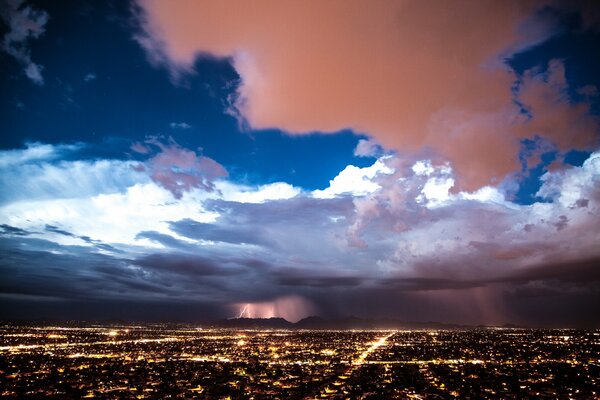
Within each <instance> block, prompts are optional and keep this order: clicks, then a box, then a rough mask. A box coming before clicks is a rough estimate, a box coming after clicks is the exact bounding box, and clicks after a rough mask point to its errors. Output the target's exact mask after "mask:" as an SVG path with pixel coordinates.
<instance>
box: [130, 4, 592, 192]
mask: <svg viewBox="0 0 600 400" xmlns="http://www.w3.org/2000/svg"><path fill="white" fill-rule="evenodd" d="M138 3H139V5H140V13H139V20H140V25H141V28H142V30H141V33H139V35H138V38H139V40H140V43H141V44H142V46H143V47H144V48H145V49H146V50H147V53H148V55H149V57H150V59H151V60H153V62H155V63H157V64H162V65H166V66H167V68H169V69H170V71H171V72H172V73H173V75H174V76H177V75H181V74H186V73H190V72H192V71H193V69H194V62H195V60H196V58H197V57H199V56H203V55H209V56H215V57H220V58H229V59H231V62H232V65H233V67H234V68H235V69H236V71H237V72H238V74H239V75H240V78H241V79H240V84H239V87H238V88H237V96H236V100H235V102H234V107H235V110H234V112H233V114H234V115H238V116H240V118H242V119H243V120H244V121H243V122H244V123H246V124H248V125H249V126H250V127H251V128H255V129H264V128H280V129H283V130H285V131H287V132H289V133H291V134H300V133H309V132H313V131H323V132H336V131H339V130H341V129H346V128H351V129H353V130H355V131H356V132H360V133H366V134H368V135H371V136H372V137H373V138H375V139H376V140H377V142H378V143H381V144H382V145H383V146H385V147H386V148H391V149H396V150H399V151H402V152H410V151H414V150H424V149H428V151H430V152H433V156H435V157H437V158H439V159H441V160H442V161H450V162H451V163H452V167H453V168H454V171H455V175H456V189H463V190H468V191H473V190H476V189H478V188H480V187H482V186H485V185H490V184H498V183H499V182H500V181H502V179H503V178H504V177H505V176H506V175H507V174H509V173H512V172H516V171H518V170H519V167H520V163H519V159H518V153H519V147H520V141H521V140H522V139H523V138H530V137H533V136H534V135H536V134H537V135H542V136H544V137H547V138H548V139H549V140H551V141H552V142H553V143H555V144H556V145H557V146H558V147H559V149H560V150H568V149H570V148H572V147H579V148H585V147H589V146H590V145H591V144H592V142H594V140H597V137H596V133H597V131H598V129H597V128H598V126H597V123H596V121H594V120H593V119H592V118H590V117H589V115H588V107H589V106H588V105H587V104H586V103H572V102H571V101H569V100H568V96H567V95H566V90H565V88H566V82H565V81H564V67H563V66H562V63H561V62H560V61H556V60H555V61H552V62H551V63H550V65H549V67H548V68H545V67H544V66H541V69H542V72H540V71H537V70H536V71H530V72H528V73H526V74H525V76H523V77H520V76H517V75H516V73H515V72H514V71H512V70H511V69H510V68H509V67H508V66H507V64H505V62H504V60H505V59H507V58H510V57H511V55H513V54H514V53H516V52H519V51H523V50H524V49H527V48H529V47H531V46H533V45H536V44H539V43H540V42H542V41H544V40H545V39H547V38H549V37H550V36H552V35H553V34H554V33H555V32H556V31H557V28H556V27H555V22H556V21H555V20H554V19H553V18H551V15H552V13H549V12H545V13H542V12H540V10H541V9H542V8H543V7H544V6H548V7H552V4H544V3H543V2H534V1H531V2H530V1H525V2H523V1H502V2H497V1H477V2H473V1H461V2H458V3H455V2H453V3H441V4H440V3H433V2H420V1H385V0H381V1H375V2H368V3H367V2H362V1H350V2H348V1H328V2H317V3H313V4H306V2H302V1H297V2H285V3H281V2H277V1H268V0H266V1H259V2H253V3H252V4H242V5H240V4H238V3H234V2H220V1H214V2H210V1H209V2H195V1H182V2H178V3H177V4H176V5H173V4H168V3H167V2H163V1H156V0H139V2H138ZM557 12H558V11H557ZM465 21H468V22H467V23H465ZM307 27H309V28H307ZM290 49H294V50H293V51H291V50H290ZM540 74H541V75H540ZM518 83H520V86H519V90H518V91H516V92H515V91H513V90H512V89H513V87H514V86H515V85H516V84H518ZM522 107H526V108H527V109H528V110H529V115H528V117H525V116H524V115H523V114H522V110H521V108H522ZM490 148H493V149H494V151H493V152H491V153H490V152H489V151H488V149H490ZM357 151H358V153H357V154H363V153H364V154H367V153H370V152H372V151H373V148H372V146H371V143H370V142H362V143H361V144H359V148H357ZM365 152H366V153H365Z"/></svg>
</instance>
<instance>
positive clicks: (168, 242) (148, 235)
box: [135, 231, 198, 251]
mask: <svg viewBox="0 0 600 400" xmlns="http://www.w3.org/2000/svg"><path fill="white" fill-rule="evenodd" d="M135 238H136V239H150V240H152V241H153V242H156V243H160V244H161V245H163V246H165V247H167V248H170V249H177V250H182V251H193V250H194V249H196V250H197V249H198V246H197V245H193V244H190V243H186V242H184V241H183V240H179V239H176V238H174V237H173V236H171V235H167V234H164V233H160V232H155V231H142V232H140V233H138V234H137V235H136V236H135Z"/></svg>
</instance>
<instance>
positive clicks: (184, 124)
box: [169, 122, 192, 129]
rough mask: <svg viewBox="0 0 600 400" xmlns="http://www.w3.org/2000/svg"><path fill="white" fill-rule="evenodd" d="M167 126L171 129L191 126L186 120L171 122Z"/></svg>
mask: <svg viewBox="0 0 600 400" xmlns="http://www.w3.org/2000/svg"><path fill="white" fill-rule="evenodd" d="M169 126H170V127H171V128H172V129H190V128H191V127H192V126H191V125H190V124H188V123H187V122H171V123H170V124H169Z"/></svg>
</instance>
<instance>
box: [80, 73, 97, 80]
mask: <svg viewBox="0 0 600 400" xmlns="http://www.w3.org/2000/svg"><path fill="white" fill-rule="evenodd" d="M96 78H97V76H96V74H95V73H93V72H89V73H87V74H85V76H84V77H83V81H84V82H91V81H94V80H96Z"/></svg>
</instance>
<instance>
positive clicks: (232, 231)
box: [169, 219, 273, 246]
mask: <svg viewBox="0 0 600 400" xmlns="http://www.w3.org/2000/svg"><path fill="white" fill-rule="evenodd" d="M169 226H170V228H171V230H172V231H173V232H175V233H178V234H179V235H182V236H185V237H188V238H191V239H196V240H198V239H201V240H211V241H215V242H225V243H232V244H244V243H245V244H257V245H267V246H270V245H272V244H273V243H272V242H271V241H269V240H267V239H266V238H265V233H264V232H263V231H262V229H261V228H260V227H246V226H240V225H224V224H208V223H204V222H196V221H193V220H190V219H184V220H181V221H177V222H172V223H171V224H170V225H169Z"/></svg>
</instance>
